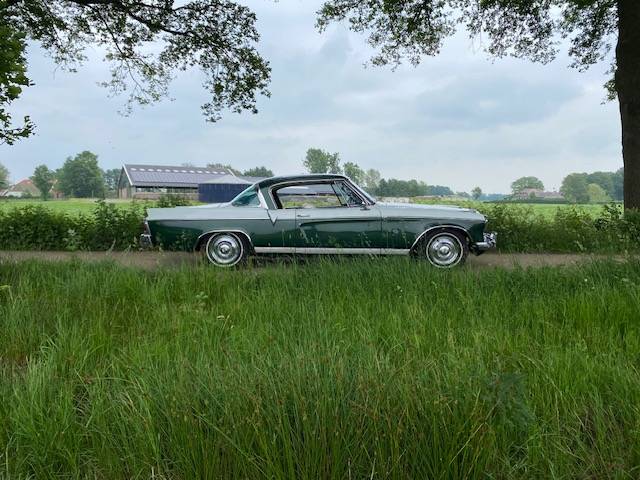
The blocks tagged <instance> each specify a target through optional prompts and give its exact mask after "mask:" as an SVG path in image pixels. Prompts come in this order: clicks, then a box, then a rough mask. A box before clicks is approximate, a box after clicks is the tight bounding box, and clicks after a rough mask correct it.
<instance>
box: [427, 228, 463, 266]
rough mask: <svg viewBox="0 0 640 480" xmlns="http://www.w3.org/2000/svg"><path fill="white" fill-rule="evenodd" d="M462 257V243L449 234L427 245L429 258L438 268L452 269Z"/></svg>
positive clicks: (443, 234) (444, 234) (437, 236)
mask: <svg viewBox="0 0 640 480" xmlns="http://www.w3.org/2000/svg"><path fill="white" fill-rule="evenodd" d="M461 257H462V245H461V244H460V241H459V240H458V239H457V238H456V237H454V236H453V235H450V234H448V233H441V234H440V235H436V236H435V237H433V238H432V239H431V241H430V242H429V245H427V258H428V259H429V261H430V262H431V263H432V264H433V265H435V266H436V267H452V266H454V265H455V264H456V263H458V262H459V261H460V258H461Z"/></svg>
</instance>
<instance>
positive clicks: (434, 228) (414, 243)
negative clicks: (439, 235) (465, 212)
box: [409, 225, 469, 250]
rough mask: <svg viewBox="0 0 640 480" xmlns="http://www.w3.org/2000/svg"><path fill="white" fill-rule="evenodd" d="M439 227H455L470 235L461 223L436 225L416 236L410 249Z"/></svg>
mask: <svg viewBox="0 0 640 480" xmlns="http://www.w3.org/2000/svg"><path fill="white" fill-rule="evenodd" d="M438 228H453V229H456V230H460V231H462V232H463V233H464V234H465V235H466V236H467V237H468V236H469V232H467V231H466V230H465V229H464V228H463V227H461V226H460V225H436V226H435V227H430V228H427V229H426V230H425V231H424V232H422V233H421V234H420V235H418V238H416V240H415V241H414V242H413V245H411V248H410V249H409V250H413V249H414V248H415V246H416V245H417V244H418V242H419V241H420V240H422V237H424V236H425V235H426V234H427V233H429V232H430V231H432V230H437V229H438Z"/></svg>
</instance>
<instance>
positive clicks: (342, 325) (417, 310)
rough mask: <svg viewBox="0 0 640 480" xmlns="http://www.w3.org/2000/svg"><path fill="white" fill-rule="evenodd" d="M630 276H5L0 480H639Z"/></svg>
mask: <svg viewBox="0 0 640 480" xmlns="http://www.w3.org/2000/svg"><path fill="white" fill-rule="evenodd" d="M639 311H640V263H639V262H638V261H637V260H629V261H628V262H626V263H616V262H600V263H593V264H585V265H583V266H580V267H571V268H569V267H567V268H554V269H551V268H541V269H533V270H526V271H525V270H518V269H516V270H512V271H507V270H501V269H495V270H485V271H483V272H478V271H471V270H466V269H464V268H463V269H460V270H456V271H445V272H443V271H438V270H436V269H432V268H429V267H428V266H426V265H425V263H422V262H412V261H408V260H405V259H402V258H382V259H376V260H367V259H356V260H348V259H345V260H342V261H333V262H329V261H318V262H311V263H309V264H297V263H294V264H291V265H280V264H275V265H271V266H265V267H261V268H253V269H244V270H236V271H219V270H215V269H210V268H196V269H186V270H158V271H154V272H141V271H137V270H133V269H126V268H122V267H116V266H115V265H111V264H98V265H89V264H82V263H79V262H72V263H66V264H64V263H63V264H43V263H37V262H34V263H21V264H19V265H15V264H9V263H4V264H2V263H0V319H1V324H2V330H3V334H2V335H1V336H0V472H2V473H0V476H6V478H110V479H119V478H121V479H130V478H161V479H189V478H247V479H261V478H265V479H267V478H268V479H274V478H289V479H334V478H335V479H338V478H339V479H347V478H354V479H359V478H392V479H394V478H397V479H406V478H416V479H417V478H434V479H435V478H446V479H456V478H503V479H507V478H508V479H512V478H567V479H569V478H571V479H573V478H584V479H587V478H638V476H640V467H639V466H640V420H639V419H640V378H639V377H640V375H639V373H638V366H639V363H638V362H639V358H640V357H639V356H638V352H640V323H638V312H639Z"/></svg>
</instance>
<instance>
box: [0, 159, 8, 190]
mask: <svg viewBox="0 0 640 480" xmlns="http://www.w3.org/2000/svg"><path fill="white" fill-rule="evenodd" d="M8 186H9V170H7V167H5V166H4V165H2V164H1V163H0V188H7V187H8Z"/></svg>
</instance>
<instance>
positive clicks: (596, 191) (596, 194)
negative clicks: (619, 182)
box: [587, 183, 611, 203]
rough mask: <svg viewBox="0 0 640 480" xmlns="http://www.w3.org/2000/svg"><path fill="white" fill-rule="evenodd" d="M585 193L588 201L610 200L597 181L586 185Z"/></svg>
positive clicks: (605, 201)
mask: <svg viewBox="0 0 640 480" xmlns="http://www.w3.org/2000/svg"><path fill="white" fill-rule="evenodd" d="M587 195H588V197H589V203H607V202H610V201H611V197H610V196H609V195H608V194H607V192H606V191H605V189H604V188H602V187H601V186H600V185H598V184H597V183H590V184H589V185H587Z"/></svg>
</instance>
